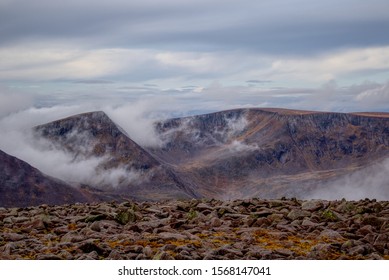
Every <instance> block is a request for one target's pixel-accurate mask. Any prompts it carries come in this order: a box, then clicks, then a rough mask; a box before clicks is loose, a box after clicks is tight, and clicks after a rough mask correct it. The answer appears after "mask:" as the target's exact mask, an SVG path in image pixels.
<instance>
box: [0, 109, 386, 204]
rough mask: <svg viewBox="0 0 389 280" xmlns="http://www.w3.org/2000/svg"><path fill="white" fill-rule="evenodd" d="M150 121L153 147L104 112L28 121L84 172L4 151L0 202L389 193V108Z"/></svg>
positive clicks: (265, 111) (246, 113)
mask: <svg viewBox="0 0 389 280" xmlns="http://www.w3.org/2000/svg"><path fill="white" fill-rule="evenodd" d="M154 128H155V132H156V134H157V136H158V137H159V138H160V142H161V143H162V144H161V145H160V146H157V147H146V146H144V147H142V146H140V145H139V144H138V143H135V142H134V141H133V140H132V139H131V138H130V135H127V134H126V133H125V132H124V131H123V130H122V129H121V128H120V127H119V126H118V125H117V124H115V123H114V122H113V121H112V120H111V119H110V118H109V117H108V116H107V115H106V114H105V113H104V112H100V111H98V112H89V113H84V114H79V115H75V116H70V117H68V118H65V119H61V120H56V121H53V122H50V123H47V124H43V125H39V126H37V127H34V128H33V134H34V136H35V138H36V140H38V143H40V145H41V146H43V147H44V148H45V149H47V150H48V151H56V152H60V153H61V154H65V155H66V158H67V159H69V162H68V164H69V165H70V166H73V167H74V168H79V167H80V170H78V171H79V173H80V171H81V172H82V170H84V169H82V168H81V167H82V166H88V169H85V170H88V171H87V172H86V174H84V175H85V176H83V177H82V178H79V177H77V176H72V175H74V174H69V176H68V178H65V179H64V178H61V179H62V180H63V181H66V183H65V182H63V181H61V180H57V179H54V178H52V177H49V176H46V175H44V174H43V173H42V172H40V171H39V170H37V169H36V168H34V167H32V166H30V165H29V164H27V163H25V162H23V161H21V160H19V159H16V158H14V157H12V156H10V155H8V154H5V153H4V152H1V154H0V156H1V157H0V160H1V163H0V164H1V166H0V167H1V169H0V170H2V171H1V172H0V183H1V184H0V194H1V197H0V203H1V204H0V206H28V205H37V204H40V203H47V204H62V203H71V202H76V201H112V200H125V199H134V200H141V201H142V200H151V201H152V200H154V201H160V200H168V199H190V198H202V197H204V198H215V199H221V200H227V199H238V198H239V199H241V198H252V197H259V198H280V197H298V198H301V199H304V198H312V197H315V195H317V194H320V195H319V197H322V196H323V194H326V193H327V194H328V193H329V192H330V193H333V194H334V197H338V196H340V195H342V194H344V193H346V192H348V193H355V194H357V196H362V195H363V194H364V193H366V194H367V196H368V195H369V194H371V195H376V196H381V195H383V196H382V197H384V198H389V189H388V184H389V177H388V176H387V172H388V170H389V114H387V113H348V114H345V113H329V112H328V113H327V112H312V111H297V110H286V109H271V108H267V109H259V108H252V109H236V110H228V111H222V112H216V113H210V114H204V115H197V116H190V117H184V118H173V119H167V120H161V121H158V122H156V123H155V126H154ZM40 148H42V147H40ZM58 154H59V153H54V155H56V156H58ZM53 159H56V157H53ZM53 159H52V161H53ZM73 170H74V169H73ZM377 172H378V173H377ZM70 173H71V172H70ZM375 177H381V179H380V180H375V179H374V178H375ZM346 185H347V186H346ZM362 185H363V186H362ZM361 186H362V187H363V188H364V189H363V191H364V192H361V190H360V189H358V188H361Z"/></svg>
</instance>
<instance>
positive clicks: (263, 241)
mask: <svg viewBox="0 0 389 280" xmlns="http://www.w3.org/2000/svg"><path fill="white" fill-rule="evenodd" d="M0 259H38V260H48V259H58V260H71V259H78V260H85V259H90V260H98V259H114V260H123V259H124V260H127V259H136V260H142V259H153V260H159V259H162V260H194V259H195V260H232V259H250V260H256V259H314V260H317V259H326V260H332V259H374V260H376V259H389V202H383V201H376V200H369V199H365V200H360V201H346V200H339V201H325V200H309V201H302V200H297V199H280V200H261V199H246V200H234V201H220V200H205V199H203V200H196V199H192V200H179V201H164V202H154V203H153V202H131V201H127V202H123V203H117V202H102V203H92V204H81V203H78V204H71V205H62V206H48V205H40V206H35V207H28V208H7V209H6V208H0Z"/></svg>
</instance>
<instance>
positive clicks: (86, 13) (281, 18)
mask: <svg viewBox="0 0 389 280" xmlns="http://www.w3.org/2000/svg"><path fill="white" fill-rule="evenodd" d="M388 30H389V1H387V0H370V1H365V0H337V1H334V0H326V1H312V0H251V1H250V0H240V1H230V0H207V1H205V0H186V1H178V0H163V1H162V0H154V1H151V0H141V1H138V0H131V1H127V0H109V1H95V0H94V1H92V0H67V1H56V0H0V103H1V105H0V116H1V115H2V116H5V115H9V114H11V113H12V112H14V111H15V110H21V109H25V108H29V107H36V108H44V107H52V106H74V105H75V104H87V105H88V106H90V105H91V104H100V105H101V104H104V105H106V104H107V102H111V103H116V104H119V105H121V104H127V103H130V104H142V105H143V106H144V107H146V108H147V109H148V111H149V113H150V112H153V111H166V112H169V111H170V112H175V111H180V112H185V113H188V114H189V113H200V112H207V111H217V110H222V109H228V108H234V107H253V106H255V107H284V108H297V109H313V110H325V111H340V112H350V111H389V35H388ZM147 102H149V103H147ZM145 104H147V105H145ZM132 108H133V107H132Z"/></svg>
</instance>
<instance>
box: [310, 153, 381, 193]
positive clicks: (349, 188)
mask: <svg viewBox="0 0 389 280" xmlns="http://www.w3.org/2000/svg"><path fill="white" fill-rule="evenodd" d="M388 174H389V159H386V160H384V161H382V162H380V163H377V164H374V165H372V166H369V167H366V168H363V169H361V170H358V171H356V172H354V173H353V174H351V175H347V176H344V177H342V178H340V179H338V180H336V181H334V182H331V183H328V184H324V185H323V186H320V188H319V189H318V190H317V191H315V192H314V193H312V194H310V195H309V197H308V198H320V199H328V200H335V199H342V198H345V199H347V200H359V199H364V198H370V199H377V200H389V176H388Z"/></svg>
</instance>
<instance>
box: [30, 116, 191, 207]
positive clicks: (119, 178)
mask: <svg viewBox="0 0 389 280" xmlns="http://www.w3.org/2000/svg"><path fill="white" fill-rule="evenodd" d="M34 131H35V136H36V137H43V138H44V139H46V140H49V142H50V144H52V145H53V148H55V149H58V150H62V151H65V152H66V153H67V154H69V155H71V157H72V158H73V161H74V162H82V161H88V160H89V161H90V160H91V159H93V160H94V162H95V163H96V173H95V174H91V176H90V177H91V178H90V180H89V181H87V182H78V183H86V184H89V185H92V186H93V187H96V188H99V189H101V190H103V191H105V192H109V193H113V194H117V195H122V196H124V197H129V198H135V199H146V200H155V199H156V200H160V199H169V198H191V197H197V194H196V192H195V191H194V190H193V189H192V188H191V187H189V186H187V185H186V184H184V183H183V182H182V181H181V180H180V178H178V176H177V175H176V174H175V173H174V171H173V170H170V169H169V168H168V167H167V166H164V165H162V164H161V163H160V162H159V161H158V160H156V159H155V158H154V157H153V156H151V155H150V154H149V153H148V152H147V151H145V150H144V149H143V148H142V147H140V146H139V145H138V144H136V143H135V142H134V141H132V140H131V139H130V138H129V137H128V136H127V135H126V134H125V132H124V131H123V130H121V129H120V128H119V127H118V126H117V125H116V124H115V123H113V122H112V121H111V120H110V119H109V117H108V116H107V115H106V114H105V113H104V112H90V113H84V114H79V115H76V116H71V117H69V118H65V119H62V120H57V121H54V122H51V123H48V124H44V125H40V126H37V127H35V128H34Z"/></svg>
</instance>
